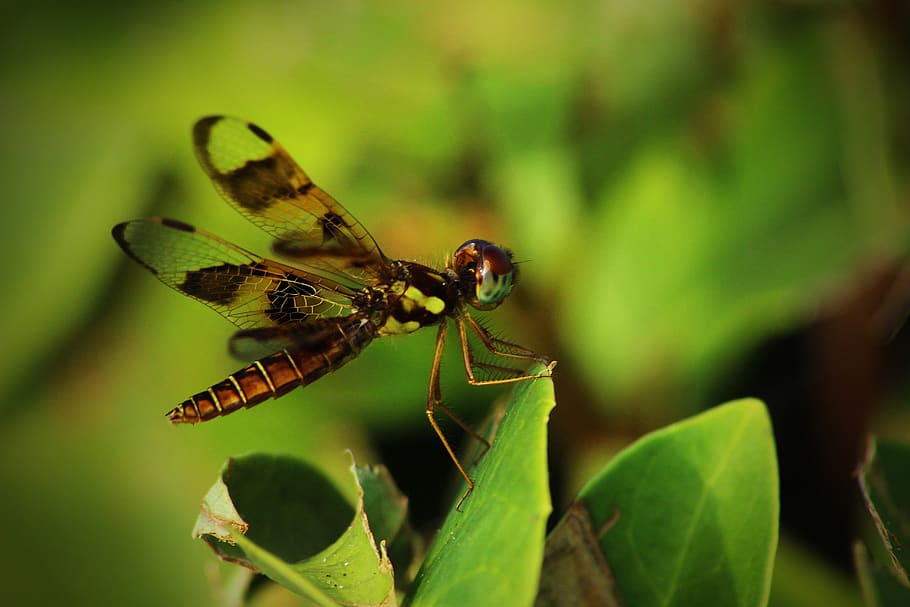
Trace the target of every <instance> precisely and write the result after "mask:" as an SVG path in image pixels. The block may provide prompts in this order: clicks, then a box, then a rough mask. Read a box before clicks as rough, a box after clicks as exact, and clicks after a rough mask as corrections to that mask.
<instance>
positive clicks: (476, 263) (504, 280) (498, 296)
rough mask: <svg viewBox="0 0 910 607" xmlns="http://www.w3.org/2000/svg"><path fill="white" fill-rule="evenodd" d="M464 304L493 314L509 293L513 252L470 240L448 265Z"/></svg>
mask: <svg viewBox="0 0 910 607" xmlns="http://www.w3.org/2000/svg"><path fill="white" fill-rule="evenodd" d="M449 270H451V271H452V272H453V273H454V274H455V275H456V276H457V277H458V280H459V283H460V285H461V292H462V293H463V294H464V296H465V298H466V300H467V302H468V303H469V304H470V305H471V306H473V307H475V308H477V309H478V310H492V309H493V308H495V307H496V306H498V305H499V304H500V303H502V300H503V299H505V298H506V295H508V294H509V293H510V292H511V291H512V285H513V284H514V283H515V279H516V277H517V276H518V267H517V266H516V265H515V264H514V263H512V252H511V251H509V250H507V249H501V248H500V247H497V246H496V245H494V244H491V243H489V242H487V241H486V240H469V241H467V242H466V243H464V244H463V245H461V246H460V247H458V249H457V250H456V251H455V255H454V256H453V257H452V259H451V260H450V261H449Z"/></svg>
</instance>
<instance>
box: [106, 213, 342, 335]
mask: <svg viewBox="0 0 910 607" xmlns="http://www.w3.org/2000/svg"><path fill="white" fill-rule="evenodd" d="M113 235H114V238H115V240H116V241H117V243H118V244H119V245H120V246H121V247H122V248H123V250H124V251H125V252H126V253H127V254H128V255H129V256H130V257H132V258H133V259H135V260H136V261H138V262H139V263H140V264H142V265H143V266H144V267H145V268H146V269H148V270H149V271H150V272H151V273H152V274H154V275H155V276H156V277H157V278H158V279H159V280H160V281H161V282H163V283H164V284H166V285H167V286H169V287H171V288H173V289H176V290H177V291H180V292H181V293H183V294H184V295H187V296H189V297H192V298H193V299H195V300H197V301H200V302H202V303H204V304H205V305H207V306H209V307H210V308H212V309H214V310H215V311H217V312H218V313H219V314H221V315H222V316H224V317H225V318H227V319H228V320H230V321H231V322H232V323H234V324H235V325H237V326H238V327H240V328H242V329H244V328H253V327H270V326H277V325H283V324H288V323H296V322H299V321H303V320H309V319H313V318H320V317H333V316H343V315H346V314H349V313H350V311H351V308H350V306H351V298H352V297H353V296H354V294H355V291H354V290H352V289H351V288H349V287H348V286H346V285H343V284H341V283H338V282H337V281H334V280H332V279H330V278H327V277H325V276H320V275H318V274H314V273H310V272H306V271H304V270H301V269H298V268H293V267H291V266H287V265H285V264H281V263H278V262H275V261H271V260H268V259H264V258H262V257H259V256H257V255H255V254H253V253H251V252H249V251H247V250H245V249H242V248H240V247H238V246H236V245H234V244H231V243H229V242H227V241H226V240H223V239H221V238H218V237H217V236H215V235H213V234H209V233H207V232H205V231H203V230H199V229H197V228H194V227H192V226H190V225H187V224H185V223H182V222H179V221H175V220H172V219H161V218H154V219H142V220H136V221H128V222H126V223H121V224H119V225H117V226H115V227H114V230H113Z"/></svg>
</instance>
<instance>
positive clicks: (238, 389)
mask: <svg viewBox="0 0 910 607" xmlns="http://www.w3.org/2000/svg"><path fill="white" fill-rule="evenodd" d="M374 336H375V330H372V326H371V325H365V326H362V327H360V330H356V331H349V332H345V331H344V330H343V329H342V328H341V327H340V326H339V330H338V331H337V332H335V333H333V334H331V337H329V338H326V339H324V340H322V341H321V342H320V343H317V344H308V345H307V347H306V348H300V349H287V350H281V351H280V352H276V353H274V354H270V355H269V356H266V357H265V358H261V359H259V360H257V361H256V362H254V363H252V364H251V365H249V366H246V367H244V368H243V369H240V370H239V371H237V372H236V373H233V374H232V375H230V376H228V378H227V379H225V380H224V381H222V382H219V383H217V384H215V385H213V386H211V387H210V388H209V389H208V390H206V391H204V392H200V393H198V394H194V395H193V396H192V397H190V398H188V399H187V400H185V401H183V402H182V403H180V404H179V405H177V406H176V407H174V408H173V409H171V410H170V411H168V412H167V417H168V419H170V420H171V422H172V423H175V424H195V423H198V422H204V421H208V420H210V419H214V418H216V417H218V416H220V415H227V414H229V413H233V412H234V411H237V410H238V409H241V408H244V407H246V408H250V407H252V406H254V405H258V404H259V403H261V402H263V401H266V400H268V399H270V398H274V397H278V396H281V395H283V394H285V393H287V392H289V391H290V390H293V389H294V388H296V387H297V386H306V385H307V384H311V383H313V382H314V381H316V380H317V379H319V378H320V377H322V376H323V375H325V374H327V373H330V372H332V371H334V370H336V369H338V368H339V367H341V366H342V365H343V364H345V363H346V362H348V361H349V360H351V359H353V358H355V357H356V356H357V355H358V354H360V351H361V350H363V348H365V347H366V346H367V344H369V343H370V342H371V341H372V340H373V337H374Z"/></svg>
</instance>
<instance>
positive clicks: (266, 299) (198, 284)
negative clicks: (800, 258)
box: [113, 116, 556, 507]
mask: <svg viewBox="0 0 910 607" xmlns="http://www.w3.org/2000/svg"><path fill="white" fill-rule="evenodd" d="M193 145H194V147H195V151H196V155H197V157H198V159H199V163H200V164H201V165H202V168H203V170H204V171H205V172H206V173H207V174H208V176H209V177H210V178H211V180H212V182H213V183H214V185H215V188H216V189H217V190H218V191H219V192H220V193H221V195H222V196H223V197H224V199H225V200H226V201H227V202H228V204H230V205H231V206H232V207H234V208H235V209H236V210H237V211H239V212H240V213H241V214H242V215H244V216H245V217H246V218H247V219H249V220H250V221H252V222H253V223H254V224H255V225H257V226H259V227H260V228H262V229H263V230H265V231H266V232H267V233H269V234H270V235H271V236H272V237H273V238H274V239H275V240H274V243H273V245H272V249H273V251H274V252H275V253H277V254H279V255H281V256H283V257H285V258H287V259H288V260H293V261H294V262H296V265H289V264H285V263H281V262H278V261H273V260H270V259H265V258H262V257H259V256H258V255H255V254H253V253H251V252H249V251H247V250H245V249H242V248H240V247H238V246H236V245H234V244H231V243H230V242H227V241H226V240H223V239H221V238H219V237H217V236H215V235H213V234H209V233H207V232H205V231H203V230H200V229H197V228H194V227H192V226H190V225H187V224H185V223H183V222H180V221H175V220H173V219H164V218H152V219H140V220H135V221H128V222H125V223H121V224H118V225H116V226H114V228H113V236H114V239H115V240H116V241H117V243H118V244H119V245H120V246H121V247H122V248H123V250H124V251H125V252H126V254H127V255H129V256H130V257H132V258H133V259H134V260H136V261H137V262H139V263H140V264H142V265H143V266H144V267H145V268H146V269H147V270H149V271H150V272H151V273H152V274H154V275H155V276H156V277H157V278H158V279H159V280H160V281H161V282H163V283H164V284H166V285H167V286H169V287H172V288H174V289H176V290H177V291H180V292H181V293H183V294H184V295H187V296H189V297H192V298H193V299H196V300H198V301H200V302H202V303H204V304H205V305H207V306H209V307H210V308H212V309H214V310H215V311H216V312H218V313H220V314H221V315H222V316H224V317H225V318H227V319H228V320H230V321H231V322H233V323H234V324H235V325H236V326H237V327H239V329H240V330H239V331H238V332H236V333H235V334H234V335H233V337H232V338H231V340H230V350H231V353H232V354H234V355H236V356H237V357H240V358H243V359H245V360H254V359H255V362H253V363H252V364H250V365H248V366H246V367H244V368H242V369H240V370H239V371H237V372H235V373H232V374H231V375H229V376H228V377H227V378H226V379H225V380H223V381H221V382H219V383H217V384H214V385H212V386H210V387H209V388H207V389H206V390H203V391H202V392H199V393H198V394H194V395H193V396H191V397H190V398H188V399H187V400H185V401H183V402H182V403H180V404H179V405H177V406H176V407H174V408H173V409H171V410H170V411H169V412H168V413H167V417H168V418H169V419H170V420H171V422H173V423H175V424H182V423H191V424H192V423H197V422H202V421H207V420H210V419H213V418H215V417H218V416H220V415H227V414H228V413H233V412H234V411H237V410H238V409H241V408H244V407H247V408H248V407H252V406H253V405H257V404H259V403H261V402H263V401H265V400H268V399H269V398H273V397H278V396H281V395H283V394H285V393H287V392H288V391H290V390H292V389H294V388H296V387H297V386H305V385H307V384H310V383H312V382H314V381H316V380H317V379H319V378H320V377H322V376H323V375H325V374H327V373H329V372H331V371H334V370H336V369H338V368H339V367H341V366H342V365H344V364H345V363H347V362H348V361H350V360H352V359H353V358H355V357H356V356H357V355H358V354H359V353H360V352H361V351H362V350H363V349H364V348H365V347H366V346H367V345H368V344H369V343H370V342H371V341H373V340H374V339H376V338H377V337H382V336H386V335H401V334H406V333H412V332H414V331H417V330H418V329H420V328H422V327H428V326H438V331H437V334H436V348H435V352H434V355H433V364H432V367H431V371H430V385H429V390H428V393H427V403H426V415H427V418H428V419H429V421H430V424H431V425H432V427H433V430H434V431H435V432H436V434H437V435H438V436H439V439H440V440H441V441H442V444H443V446H444V447H445V450H446V452H447V453H448V455H449V457H451V458H452V461H453V462H454V463H455V466H456V467H457V468H458V471H459V472H460V473H461V475H462V476H463V477H464V478H465V480H466V481H467V490H466V491H465V493H464V495H463V496H462V497H461V500H460V501H459V502H458V506H459V507H460V506H461V504H462V502H464V500H465V499H466V498H467V496H468V495H469V494H470V493H471V491H472V490H473V488H474V482H473V481H472V480H471V478H470V476H468V473H467V472H466V471H465V468H464V466H462V464H461V462H460V461H459V459H458V457H457V456H456V455H455V452H454V451H453V450H452V447H451V445H450V444H449V441H448V440H447V439H446V437H445V435H444V434H443V432H442V430H441V429H440V426H439V424H438V423H437V420H436V417H435V415H436V411H437V410H438V411H441V412H442V413H444V414H445V415H446V416H448V417H449V418H451V419H452V420H453V421H454V422H455V423H456V424H458V426H459V427H461V428H462V429H463V430H464V431H466V432H468V433H469V434H471V435H472V436H474V437H475V438H478V439H479V440H481V441H482V442H483V443H484V444H485V445H486V447H487V448H488V447H489V443H487V441H486V440H484V439H483V438H482V437H480V436H478V435H477V434H476V433H475V432H473V431H472V430H471V429H470V428H469V427H468V426H467V425H466V424H465V423H464V422H462V421H461V420H460V419H458V417H456V416H455V415H454V414H453V413H452V411H450V410H449V409H448V408H447V407H446V406H445V405H444V404H443V402H442V394H441V391H440V387H439V367H440V361H441V358H442V354H443V348H444V345H445V340H446V331H447V327H448V324H449V323H448V321H449V319H451V320H453V321H454V324H455V327H456V328H457V331H458V337H459V339H460V341H461V351H462V355H463V358H464V368H465V372H466V373H467V376H468V382H469V383H471V384H473V385H488V384H501V383H506V382H515V381H522V380H528V379H533V378H536V377H545V376H550V374H551V373H552V371H553V367H554V366H555V364H556V363H555V361H551V360H550V359H548V358H547V357H545V356H541V355H539V354H536V353H535V352H533V351H531V350H529V349H527V348H524V347H522V346H519V345H518V344H514V343H510V342H507V341H504V340H502V339H499V338H497V337H494V336H493V335H491V334H490V333H489V332H488V331H487V330H486V329H485V328H483V327H482V326H481V325H480V324H479V323H478V322H477V321H476V320H475V319H474V317H473V316H471V314H470V312H469V310H468V309H469V307H472V308H476V309H478V310H491V309H493V308H495V307H497V306H498V305H499V304H500V303H502V301H503V299H505V297H506V296H507V295H508V294H509V293H510V291H511V290H512V287H513V286H514V284H515V280H516V277H517V274H518V268H517V266H516V265H515V263H514V262H513V261H512V254H511V253H510V252H509V251H508V250H506V249H502V248H499V247H497V246H495V245H493V244H491V243H489V242H487V241H484V240H469V241H467V242H465V243H464V244H462V245H461V246H460V247H458V249H457V250H456V251H455V253H454V255H452V257H451V258H449V260H448V262H447V264H446V267H445V269H444V270H442V271H437V270H435V269H433V268H430V267H427V266H424V265H421V264H419V263H414V262H410V261H398V260H393V259H390V258H388V257H386V256H385V254H383V252H382V250H381V249H380V248H379V245H377V244H376V241H375V240H373V237H372V236H371V235H370V234H369V232H367V230H366V229H365V228H364V227H363V226H362V225H361V224H360V222H358V221H357V220H356V219H355V218H354V217H353V216H352V215H351V214H350V213H349V212H348V211H347V210H346V209H345V208H344V207H342V206H341V204H339V203H338V202H337V201H336V200H335V199H334V198H332V197H331V196H329V195H328V194H327V193H326V192H325V191H323V190H322V189H321V188H320V187H319V186H317V185H316V184H314V183H313V182H312V181H311V180H310V178H309V177H308V176H307V175H306V173H304V172H303V170H301V169H300V167H299V166H298V165H297V163H296V162H294V160H293V159H292V158H291V157H290V155H288V153H287V152H286V151H285V150H284V148H283V147H282V146H281V145H279V144H278V142H276V141H275V140H274V139H273V138H272V137H271V136H270V135H269V134H268V133H266V132H265V131H264V130H263V129H261V128H259V127H258V126H256V125H254V124H252V123H249V122H245V121H243V120H238V119H236V118H230V117H226V116H210V117H206V118H202V119H201V120H199V121H198V122H197V123H196V124H195V125H194V127H193ZM468 331H471V332H473V333H474V334H475V335H476V336H477V337H478V338H479V340H480V343H482V344H483V346H484V347H485V348H486V349H487V350H488V351H489V352H490V353H492V355H494V356H493V357H490V358H493V359H495V360H499V361H502V362H500V363H491V362H488V361H481V360H478V359H477V358H476V357H475V356H474V354H473V353H472V351H471V346H470V345H469V342H468ZM508 359H513V360H514V359H519V360H523V361H526V362H531V361H533V362H540V363H543V364H544V365H546V367H545V368H544V369H543V370H542V371H541V372H540V373H538V374H529V373H528V372H527V371H525V370H522V369H520V368H516V367H514V366H512V364H514V363H512V364H506V363H507V362H508Z"/></svg>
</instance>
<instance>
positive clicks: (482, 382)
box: [455, 312, 556, 386]
mask: <svg viewBox="0 0 910 607" xmlns="http://www.w3.org/2000/svg"><path fill="white" fill-rule="evenodd" d="M465 322H467V324H468V326H470V327H471V330H472V331H474V333H475V334H476V335H477V337H479V338H480V341H481V343H483V345H484V347H485V348H486V349H487V350H489V351H490V353H492V354H495V355H496V356H503V357H506V358H518V359H521V360H532V361H536V362H540V363H544V364H546V365H547V367H546V369H544V370H543V371H542V372H541V373H537V374H530V373H527V372H526V371H524V370H521V369H516V368H514V367H506V366H500V365H493V364H490V363H484V362H479V361H476V360H474V355H473V354H472V353H471V347H470V345H469V343H468V334H467V330H466V329H465ZM455 324H456V325H457V326H458V337H459V338H460V340H461V354H462V358H463V359H464V369H465V373H466V374H467V376H468V383H470V384H471V385H473V386H488V385H493V384H506V383H510V382H516V381H525V380H528V379H535V378H538V377H549V376H550V375H551V374H552V373H553V368H554V367H555V366H556V361H555V360H552V361H551V360H550V359H549V358H547V357H545V356H542V355H540V354H537V353H536V352H534V351H533V350H529V349H528V348H525V347H524V346H520V345H518V344H515V343H512V342H508V341H505V340H502V339H499V338H497V337H493V336H492V335H490V332H489V331H487V330H486V329H484V328H483V327H482V326H481V325H480V323H478V322H477V321H476V320H474V319H473V318H472V317H471V315H470V314H468V313H467V312H465V313H464V316H463V318H456V319H455ZM475 368H477V369H487V370H491V371H499V372H501V373H504V374H506V375H510V377H501V378H497V379H477V377H476V376H475V375H474V369H475Z"/></svg>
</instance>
